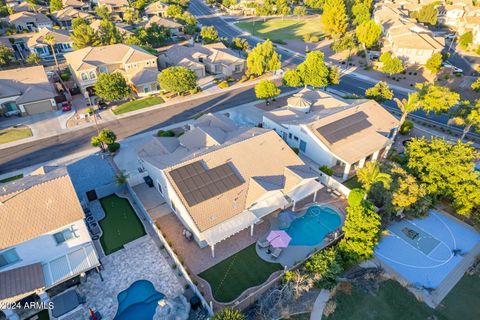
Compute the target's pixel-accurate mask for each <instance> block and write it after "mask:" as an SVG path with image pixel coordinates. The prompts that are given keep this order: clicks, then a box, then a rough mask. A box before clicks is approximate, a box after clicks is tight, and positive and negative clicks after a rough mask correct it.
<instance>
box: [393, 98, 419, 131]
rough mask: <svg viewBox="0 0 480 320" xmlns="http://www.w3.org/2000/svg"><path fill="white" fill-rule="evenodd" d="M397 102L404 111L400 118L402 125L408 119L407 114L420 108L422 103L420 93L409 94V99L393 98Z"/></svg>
mask: <svg viewBox="0 0 480 320" xmlns="http://www.w3.org/2000/svg"><path fill="white" fill-rule="evenodd" d="M393 100H394V101H395V102H396V103H397V106H398V108H399V109H400V111H401V112H402V117H401V118H400V125H399V126H400V127H401V126H402V124H403V123H404V122H405V120H406V119H407V116H408V114H409V113H410V112H413V111H416V110H418V109H419V108H420V104H419V103H418V93H410V94H409V95H408V99H402V100H400V99H398V98H394V99H393Z"/></svg>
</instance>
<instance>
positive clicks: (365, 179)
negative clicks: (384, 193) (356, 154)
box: [357, 162, 392, 197]
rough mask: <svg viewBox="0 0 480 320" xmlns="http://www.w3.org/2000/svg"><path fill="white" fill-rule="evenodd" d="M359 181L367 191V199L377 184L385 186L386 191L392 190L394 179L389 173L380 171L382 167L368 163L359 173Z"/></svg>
mask: <svg viewBox="0 0 480 320" xmlns="http://www.w3.org/2000/svg"><path fill="white" fill-rule="evenodd" d="M357 179H358V181H360V183H361V184H362V186H363V188H364V189H365V197H366V196H367V194H368V193H369V192H370V189H371V188H372V186H373V185H374V184H375V183H381V184H383V187H384V188H385V189H390V183H391V182H392V177H391V176H390V175H389V174H388V173H383V172H381V171H380V166H379V165H378V164H376V163H373V162H367V163H366V164H365V167H363V168H361V169H360V170H358V171H357Z"/></svg>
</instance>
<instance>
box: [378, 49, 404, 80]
mask: <svg viewBox="0 0 480 320" xmlns="http://www.w3.org/2000/svg"><path fill="white" fill-rule="evenodd" d="M380 62H381V63H382V66H381V67H380V71H382V72H384V73H387V74H389V75H390V76H393V75H394V74H398V73H401V72H403V71H404V70H405V67H404V66H403V63H402V60H400V59H399V58H397V57H393V56H392V55H391V53H390V52H384V53H382V55H381V56H380Z"/></svg>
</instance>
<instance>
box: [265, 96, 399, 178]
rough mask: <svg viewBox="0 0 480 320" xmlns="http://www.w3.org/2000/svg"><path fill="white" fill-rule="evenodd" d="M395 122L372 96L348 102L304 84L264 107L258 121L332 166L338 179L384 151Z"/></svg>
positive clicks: (309, 154) (288, 141) (305, 153)
mask: <svg viewBox="0 0 480 320" xmlns="http://www.w3.org/2000/svg"><path fill="white" fill-rule="evenodd" d="M398 125H399V122H398V120H397V119H396V118H395V117H394V116H393V115H391V114H390V113H389V112H388V111H386V110H385V109H384V108H383V107H382V106H381V105H379V104H378V103H377V102H375V101H373V100H357V101H355V102H353V103H352V102H350V101H346V100H342V99H340V98H336V97H333V96H332V95H330V94H328V93H326V92H324V91H321V90H309V89H304V90H302V91H301V92H299V93H298V94H295V95H294V96H292V97H290V98H289V99H288V100H287V105H286V106H285V107H282V108H279V109H275V110H272V111H269V112H266V113H264V115H263V127H264V128H268V129H274V130H275V131H276V132H277V134H278V135H280V137H282V138H283V140H285V142H287V143H288V145H290V146H291V147H294V148H298V150H299V152H300V154H302V155H304V156H306V157H308V158H310V159H311V160H313V161H314V162H315V163H317V164H318V165H326V166H329V167H333V168H334V171H335V173H336V174H337V175H339V176H340V177H342V178H343V179H347V178H348V176H349V175H350V174H351V173H352V172H354V171H355V170H356V169H358V168H362V167H363V166H364V164H365V162H366V161H375V160H377V159H379V158H380V157H383V156H385V155H386V154H387V152H388V150H389V149H390V148H391V145H392V143H393V138H394V137H395V135H396V132H397V128H398Z"/></svg>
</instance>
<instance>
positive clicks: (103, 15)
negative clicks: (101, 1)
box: [95, 5, 111, 20]
mask: <svg viewBox="0 0 480 320" xmlns="http://www.w3.org/2000/svg"><path fill="white" fill-rule="evenodd" d="M95 13H96V14H97V16H99V17H100V19H102V20H103V19H105V20H110V19H111V15H110V11H109V10H108V8H107V6H104V5H100V6H97V7H96V8H95Z"/></svg>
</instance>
